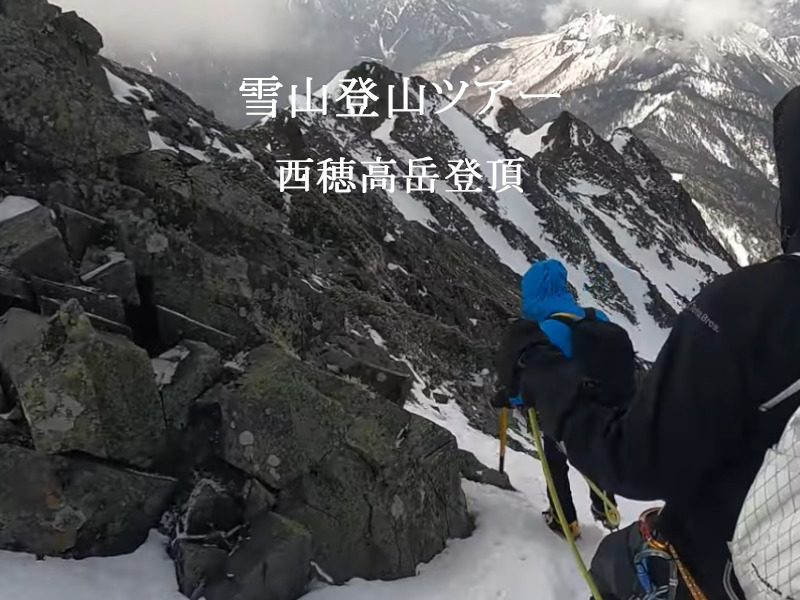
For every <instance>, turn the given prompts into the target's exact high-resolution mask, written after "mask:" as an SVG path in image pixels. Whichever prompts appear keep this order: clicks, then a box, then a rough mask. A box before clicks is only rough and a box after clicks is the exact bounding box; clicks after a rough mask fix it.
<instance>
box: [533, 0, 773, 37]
mask: <svg viewBox="0 0 800 600" xmlns="http://www.w3.org/2000/svg"><path fill="white" fill-rule="evenodd" d="M779 3H780V0H559V1H558V2H555V3H552V4H550V5H548V6H547V8H546V9H545V12H544V18H545V20H546V23H547V24H548V25H549V26H551V27H555V26H557V25H559V24H561V23H563V22H564V20H565V19H566V18H568V16H569V14H570V12H571V11H572V10H575V9H581V10H590V9H598V10H600V11H602V12H605V13H611V14H615V15H618V16H620V17H622V18H627V19H631V20H634V21H640V22H645V23H653V22H654V23H657V24H660V25H664V26H670V27H672V28H675V29H678V30H680V31H682V32H683V33H684V35H686V36H687V37H702V36H705V35H710V34H720V33H725V32H726V31H728V30H729V29H730V28H732V27H734V26H736V25H737V24H739V23H742V22H744V21H749V22H752V23H757V24H763V23H765V22H766V21H767V19H768V18H769V11H770V9H771V8H774V7H775V6H776V5H778V4H779Z"/></svg>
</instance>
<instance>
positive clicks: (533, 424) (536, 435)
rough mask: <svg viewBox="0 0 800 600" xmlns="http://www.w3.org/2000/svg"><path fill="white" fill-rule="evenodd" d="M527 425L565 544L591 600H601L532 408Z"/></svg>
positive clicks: (529, 410)
mask: <svg viewBox="0 0 800 600" xmlns="http://www.w3.org/2000/svg"><path fill="white" fill-rule="evenodd" d="M528 424H529V425H530V428H531V432H532V433H533V442H534V443H535V444H536V451H537V452H538V453H539V460H541V462H542V471H544V477H545V479H546V480H547V487H548V488H549V489H550V496H551V497H552V498H553V503H554V504H555V508H556V514H557V515H558V520H559V521H560V522H561V529H562V530H563V531H564V536H565V537H566V538H567V542H568V543H569V546H570V549H571V550H572V554H573V556H574V557H575V562H576V563H577V564H578V569H579V570H580V572H581V575H583V578H584V580H586V584H587V585H588V586H589V590H590V591H591V593H592V598H593V600H603V598H602V596H601V595H600V592H599V591H598V590H597V585H595V582H594V579H593V578H592V575H591V573H589V570H588V569H587V568H586V564H585V563H584V562H583V557H582V556H581V553H580V552H579V551H578V546H576V545H575V538H574V537H573V535H572V531H571V530H570V528H569V523H567V518H566V517H565V516H564V508H563V507H562V506H561V500H559V498H558V494H557V493H556V487H555V483H554V482H553V474H552V473H551V472H550V465H549V464H548V462H547V458H546V457H545V455H544V448H543V446H542V436H541V434H540V432H539V422H538V420H537V419H536V413H535V412H534V410H533V409H532V408H529V409H528Z"/></svg>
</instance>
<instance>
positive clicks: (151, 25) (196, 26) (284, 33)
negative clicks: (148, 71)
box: [50, 0, 302, 54]
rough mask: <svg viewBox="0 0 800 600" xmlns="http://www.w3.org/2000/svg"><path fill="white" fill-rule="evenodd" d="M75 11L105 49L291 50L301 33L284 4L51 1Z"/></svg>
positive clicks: (266, 0) (280, 0) (272, 0)
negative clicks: (100, 36) (100, 38)
mask: <svg viewBox="0 0 800 600" xmlns="http://www.w3.org/2000/svg"><path fill="white" fill-rule="evenodd" d="M50 1H51V2H52V3H53V4H56V5H58V6H60V7H62V8H63V9H65V10H75V11H77V12H78V14H80V15H81V16H82V17H84V18H85V19H86V20H87V21H89V22H90V23H92V24H93V25H94V26H95V27H97V29H98V30H99V31H100V32H101V33H102V34H103V38H104V39H105V41H106V47H107V48H108V49H112V50H113V49H121V48H125V49H129V48H131V47H132V48H145V49H149V48H156V49H158V50H160V51H161V52H168V51H176V52H182V53H191V52H193V51H194V50H196V49H197V48H206V49H208V48H212V49H213V50H214V53H217V52H218V53H220V54H229V53H231V52H234V53H243V52H244V53H246V52H263V51H265V50H271V49H273V48H278V49H286V48H287V47H288V48H291V45H292V44H293V43H296V42H297V40H298V34H300V33H301V32H302V26H301V24H300V23H299V22H298V19H297V18H296V17H291V15H289V13H288V11H287V9H286V2H285V0H50Z"/></svg>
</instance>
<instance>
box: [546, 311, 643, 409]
mask: <svg viewBox="0 0 800 600" xmlns="http://www.w3.org/2000/svg"><path fill="white" fill-rule="evenodd" d="M584 312H585V313H586V316H584V317H583V318H580V317H576V316H575V315H571V314H567V313H555V314H552V315H550V316H549V317H548V318H549V319H553V320H556V321H560V322H561V323H564V324H565V325H568V326H569V327H570V329H571V330H572V359H573V360H575V361H577V362H578V363H579V365H580V368H581V372H582V373H583V375H584V377H586V379H587V384H588V385H589V386H591V387H592V388H594V389H593V391H594V393H595V395H596V398H597V400H598V401H599V402H600V403H602V404H604V405H606V406H613V407H620V408H623V407H625V406H627V404H628V402H629V401H630V400H631V399H632V398H633V395H634V393H635V391H636V370H637V362H636V351H635V350H634V349H633V343H632V342H631V338H630V336H628V332H627V331H625V329H624V328H623V327H621V326H620V325H617V324H616V323H612V322H610V321H603V320H600V319H599V318H598V316H597V312H596V311H595V310H594V309H592V308H587V309H584Z"/></svg>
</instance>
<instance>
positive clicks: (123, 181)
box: [0, 0, 731, 600]
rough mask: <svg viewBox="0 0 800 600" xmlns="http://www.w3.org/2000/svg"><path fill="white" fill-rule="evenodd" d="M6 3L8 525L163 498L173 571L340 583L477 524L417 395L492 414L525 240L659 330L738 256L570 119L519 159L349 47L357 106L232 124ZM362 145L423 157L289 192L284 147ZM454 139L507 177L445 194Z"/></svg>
mask: <svg viewBox="0 0 800 600" xmlns="http://www.w3.org/2000/svg"><path fill="white" fill-rule="evenodd" d="M0 7H3V8H2V10H0V67H2V68H0V87H2V88H3V89H4V90H6V92H5V95H4V96H3V99H2V100H0V133H2V135H0V161H1V162H2V163H3V164H4V165H5V168H4V169H3V170H2V171H1V172H0V234H2V233H3V231H22V230H23V229H24V230H25V231H33V232H36V235H35V236H32V237H25V238H24V239H22V240H21V239H20V237H19V236H17V235H16V234H15V236H14V239H15V240H16V241H15V242H13V243H8V244H7V246H2V242H0V247H2V248H3V249H2V251H0V316H1V317H2V318H3V319H4V320H5V322H4V324H3V326H2V327H3V330H2V334H0V335H2V336H3V337H2V339H0V388H2V391H3V395H2V400H1V401H0V408H2V410H0V414H2V418H1V419H0V424H2V427H0V464H7V465H8V468H9V469H10V470H11V471H12V475H13V470H14V469H15V468H17V467H15V466H14V465H15V464H16V463H15V462H14V461H16V460H17V459H19V458H20V457H25V461H26V463H29V465H30V466H29V467H28V468H29V471H30V477H31V480H30V482H27V480H23V482H27V483H24V485H22V486H21V487H16V486H10V487H8V488H4V490H3V492H2V493H0V524H2V525H4V526H6V524H7V527H5V529H4V531H9V532H13V534H9V535H11V537H9V538H3V537H2V534H0V547H6V548H15V549H30V550H34V549H35V551H37V552H40V553H44V554H54V555H90V554H94V553H99V552H116V551H127V550H129V549H130V548H131V546H132V545H133V544H135V543H136V541H137V540H139V541H141V539H142V535H143V534H144V533H146V530H147V529H148V528H150V527H154V526H156V525H157V523H158V522H159V517H160V516H161V515H162V513H164V510H165V508H166V506H165V504H167V503H169V510H167V511H166V513H165V514H164V518H163V519H162V520H161V522H160V523H161V524H160V528H161V530H162V531H163V532H164V533H166V534H168V535H169V536H170V540H171V543H170V552H171V554H172V556H173V558H174V559H175V563H176V572H177V575H178V577H179V581H180V584H181V589H182V591H183V592H184V593H185V594H187V595H189V596H195V597H199V596H197V594H201V593H202V594H206V597H207V598H209V600H216V598H220V599H221V598H225V599H226V600H230V599H231V598H242V599H244V598H250V597H253V596H256V595H258V596H260V595H265V596H270V597H275V598H285V599H286V600H293V598H295V597H297V596H298V595H300V594H301V593H303V591H304V590H305V588H306V585H307V584H308V582H309V578H310V577H312V576H313V572H312V570H311V569H309V565H310V561H311V560H313V561H314V562H315V563H316V564H317V565H318V567H319V569H321V570H322V571H324V572H325V573H327V574H329V576H330V577H332V578H333V579H334V580H335V581H336V582H343V581H345V580H347V579H348V578H352V577H364V578H375V577H381V578H397V577H404V576H408V575H412V574H413V573H414V571H415V568H416V566H417V565H418V564H419V563H420V562H424V561H427V560H430V559H431V558H432V557H433V556H434V555H436V554H437V553H438V552H440V551H441V550H442V549H443V548H444V547H445V544H446V543H447V540H448V539H450V538H453V537H461V536H465V535H468V534H469V532H470V530H471V520H470V517H469V515H468V511H467V503H466V500H465V497H464V494H463V492H462V490H461V485H460V483H461V478H462V477H467V478H471V479H476V480H479V481H485V482H487V483H491V484H494V485H498V486H501V487H505V488H509V487H510V482H507V480H505V479H504V478H503V477H502V476H499V474H496V475H495V474H493V473H491V472H490V470H487V469H485V468H483V467H482V466H481V465H479V464H476V461H475V460H473V458H474V457H473V458H470V457H469V456H466V455H464V454H463V453H462V452H460V451H459V449H458V448H457V446H456V443H455V439H454V437H453V436H452V435H451V434H450V433H449V432H447V431H446V430H445V429H443V428H442V427H440V426H439V425H436V424H434V423H433V422H432V420H428V419H425V418H422V417H421V416H420V415H419V414H413V413H422V414H424V415H428V416H434V415H436V414H437V411H441V410H442V408H440V407H443V406H444V405H449V406H447V409H448V410H461V411H463V413H464V414H465V415H466V417H467V418H468V419H469V421H470V423H471V424H473V425H474V426H476V427H478V428H481V429H483V430H484V431H487V432H490V433H494V432H495V428H496V415H495V414H494V412H493V410H492V409H491V408H490V407H489V406H488V403H487V399H488V398H489V397H490V394H491V391H492V388H493V383H494V382H493V377H492V365H493V357H494V348H495V344H496V341H497V338H498V336H499V334H500V332H501V331H502V328H503V325H504V324H505V323H506V321H507V319H508V318H510V317H513V316H514V315H515V314H516V312H517V308H518V303H519V296H518V293H517V286H518V277H517V275H518V274H519V273H521V272H522V271H524V270H525V269H526V268H527V266H528V265H529V263H530V261H532V260H536V259H538V258H541V257H544V256H548V255H549V256H561V257H562V258H563V259H564V261H565V262H566V263H567V264H568V266H569V269H570V273H571V276H572V281H573V284H574V286H575V288H576V292H577V293H578V294H579V296H580V298H581V300H583V301H586V302H591V303H592V304H597V305H599V306H601V307H602V308H603V309H605V310H607V311H608V312H609V313H610V314H612V315H613V316H614V318H616V319H618V320H620V321H621V322H623V323H624V324H626V325H627V326H628V327H629V329H630V330H631V331H632V334H633V335H636V336H638V338H637V339H638V340H639V342H642V341H648V340H651V338H652V340H653V343H657V341H658V339H657V338H658V336H660V335H663V334H664V333H665V328H664V326H665V325H666V324H667V322H668V320H669V317H670V315H671V314H674V312H675V310H677V309H678V308H679V305H680V302H681V301H682V298H684V297H687V296H688V295H690V294H691V293H692V292H693V291H694V290H695V289H697V288H699V287H700V286H701V285H703V283H704V282H705V281H706V280H707V279H708V278H709V277H710V276H711V275H712V274H713V272H714V271H715V270H717V271H719V270H724V269H725V268H727V267H728V266H729V265H730V264H731V262H730V260H729V259H728V257H726V255H725V254H724V253H723V252H722V251H721V249H720V248H719V246H718V244H715V242H714V240H713V239H711V238H710V236H708V235H707V232H705V230H704V229H703V228H702V224H699V223H697V222H696V215H694V214H693V213H692V214H690V213H689V212H681V211H684V209H686V199H685V197H684V196H682V195H681V190H680V187H679V186H677V184H674V183H669V182H668V181H667V179H668V176H666V175H665V173H664V171H663V168H662V167H661V166H660V164H659V163H658V161H654V160H652V159H651V157H650V156H649V155H648V154H647V152H646V149H645V148H644V147H643V146H639V145H638V143H637V142H630V144H629V145H628V146H626V148H632V149H634V150H636V151H635V152H634V151H633V150H630V149H628V150H626V149H619V148H616V147H615V145H614V142H613V141H612V142H611V143H609V142H606V141H603V140H601V139H599V138H598V137H597V136H596V135H595V134H594V133H593V132H592V131H591V129H590V128H589V127H588V126H587V125H586V124H584V123H582V122H580V121H578V120H576V119H574V118H573V117H572V116H571V115H568V114H565V115H563V116H562V118H560V120H559V122H558V123H556V124H554V125H553V126H551V127H550V129H549V130H548V131H547V132H546V134H547V135H546V136H544V141H545V142H546V143H547V144H548V147H549V148H550V150H549V151H548V152H549V153H548V152H546V153H544V155H543V156H544V157H545V158H540V159H536V160H532V159H529V158H526V157H525V156H524V155H523V154H522V153H521V152H520V151H519V150H517V149H515V148H514V146H513V144H512V142H514V140H516V139H517V138H516V137H514V138H513V139H512V136H513V135H514V134H517V135H522V136H532V135H537V132H538V134H541V133H542V132H541V131H540V130H537V129H536V128H535V127H534V126H533V125H532V124H530V123H526V122H525V121H524V117H523V116H522V115H521V114H517V113H514V112H513V110H512V108H511V107H509V106H507V107H506V108H507V111H506V113H507V114H506V113H504V114H506V116H507V117H508V118H507V119H506V121H507V126H508V127H509V128H510V129H508V131H506V134H508V135H503V134H500V133H498V132H496V131H493V130H492V129H491V128H489V127H486V126H485V125H483V124H481V123H478V122H477V121H475V120H473V119H471V118H470V117H468V116H467V115H466V114H464V113H463V112H459V111H458V110H457V109H451V110H452V111H453V112H442V113H441V114H435V111H436V110H437V109H439V108H442V107H443V106H444V103H445V102H446V99H444V98H443V97H442V96H436V97H434V98H433V102H432V104H431V105H430V106H429V108H426V109H425V110H424V111H423V114H410V113H403V114H401V115H399V116H398V115H395V116H391V117H389V116H388V114H387V108H388V106H387V101H386V100H387V94H388V90H387V89H386V86H388V85H397V84H399V83H401V76H400V75H398V74H397V73H394V72H392V71H389V70H388V69H385V68H384V67H381V66H379V65H376V64H374V63H364V64H362V65H359V66H357V67H355V68H354V69H352V70H351V72H350V74H351V75H353V76H356V77H358V76H369V77H373V78H374V79H375V80H377V81H379V82H380V86H382V87H381V88H380V89H379V90H378V91H379V92H380V93H381V96H380V100H379V101H378V102H376V103H374V105H373V106H372V107H371V108H374V109H375V110H376V112H377V113H378V115H377V116H376V117H373V118H371V119H364V120H358V119H352V118H350V119H348V118H337V117H335V116H333V114H330V115H327V116H321V115H308V114H300V115H298V116H297V117H292V116H291V115H290V114H288V113H287V112H281V113H280V115H279V116H278V118H276V119H274V120H272V121H268V122H266V123H264V124H263V125H259V126H257V127H253V128H251V129H248V130H245V131H240V132H233V131H231V130H230V129H228V128H227V127H225V126H224V125H223V124H221V123H220V122H218V121H217V120H215V118H214V117H213V115H212V114H210V113H209V112H207V111H205V110H203V109H202V108H200V107H198V106H196V105H195V104H194V103H193V102H192V101H191V100H190V99H189V98H188V97H186V96H185V95H184V94H181V93H180V92H178V91H177V90H175V89H174V88H173V87H171V86H170V85H168V84H166V83H164V82H163V81H161V80H158V79H156V78H154V77H151V76H148V75H146V74H143V73H140V72H138V71H134V70H131V69H127V68H123V67H121V66H120V65H117V64H115V63H113V62H111V61H108V60H105V59H103V58H100V57H98V56H97V50H98V48H99V46H100V38H99V36H98V35H97V32H95V31H94V30H93V29H92V28H91V26H89V25H88V24H87V23H85V22H84V21H82V20H80V19H79V18H78V17H77V16H76V15H74V14H70V13H63V14H62V13H60V12H59V11H58V10H54V9H52V7H48V5H47V4H46V3H45V2H44V1H43V0H35V1H32V2H30V3H26V4H19V3H17V0H14V3H10V2H8V1H6V2H3V3H0ZM10 7H11V8H10ZM54 86H60V87H54ZM54 90H58V95H57V96H56V91H54ZM396 92H397V90H395V93H396ZM395 99H397V98H396V97H395ZM316 101H319V99H318V98H317V99H316ZM332 104H333V103H332ZM344 108H345V107H343V106H337V107H336V109H337V111H338V112H342V111H343V110H344ZM330 112H331V113H333V112H335V111H334V110H331V111H330ZM512 117H513V118H512ZM504 122H505V121H504ZM377 155H382V156H383V157H385V158H390V157H391V158H393V159H395V161H396V163H397V166H398V169H399V168H400V167H401V166H407V165H408V163H409V161H410V160H412V157H417V158H421V157H424V156H426V155H430V156H431V157H433V159H434V160H435V161H436V162H437V163H438V167H437V170H436V171H437V173H438V175H439V178H438V179H439V181H438V182H437V183H436V184H435V185H434V187H433V191H430V192H417V191H413V190H412V191H409V192H404V191H402V190H400V191H398V190H397V189H395V190H389V191H387V190H384V189H380V188H376V189H369V190H367V192H366V193H347V192H341V191H340V192H337V191H336V190H333V189H325V186H324V185H321V184H320V183H319V182H318V181H317V179H318V176H319V174H320V169H319V167H315V168H314V169H313V175H314V177H312V179H313V180H314V182H313V183H311V184H310V185H309V189H308V190H307V191H306V190H292V189H284V190H282V189H281V185H280V181H281V178H282V175H283V173H282V172H281V170H280V163H279V162H278V161H280V160H285V159H287V158H293V159H299V160H303V159H306V158H310V159H312V162H313V161H315V160H319V159H323V158H329V157H339V156H341V157H343V158H352V159H353V160H354V163H355V164H354V167H355V174H354V176H353V178H352V179H357V180H359V181H360V178H361V177H362V176H363V175H365V174H366V173H367V171H366V167H365V166H364V164H363V162H365V161H368V160H371V159H373V158H374V157H375V156H377ZM472 156H474V157H476V158H477V159H478V160H479V165H478V167H477V168H478V169H479V171H480V172H481V173H483V175H485V176H486V177H489V176H490V175H489V174H490V173H491V167H490V166H489V164H488V161H491V160H494V159H511V160H515V161H517V162H518V164H519V165H520V167H521V171H520V178H519V182H518V187H519V189H515V188H514V187H513V186H512V187H511V188H510V189H509V190H507V191H505V192H500V191H495V190H493V189H492V187H491V185H489V183H487V182H486V181H485V180H484V179H485V178H484V177H482V178H481V181H479V183H478V185H479V187H480V190H479V192H477V193H460V192H458V191H456V190H454V189H453V186H454V185H455V184H454V183H452V182H450V180H449V178H448V177H447V175H448V172H447V170H446V169H445V165H447V162H448V161H449V160H451V159H461V160H464V161H466V160H467V159H469V158H471V157H472ZM648 177H649V178H650V179H649V180H652V182H654V183H652V184H651V183H648V181H649V180H648V181H645V180H646V179H647V178H648ZM640 178H641V179H642V180H641V181H640ZM448 182H449V183H448ZM401 185H402V184H401ZM593 186H594V187H593ZM9 198H11V200H9ZM659 205H663V206H662V207H661V208H659ZM667 217H669V218H667ZM615 219H616V220H619V221H621V222H622V226H621V227H620V228H618V229H614V228H613V225H614V221H615ZM23 221H24V222H25V223H26V225H25V227H24V228H20V223H22V222H23ZM6 228H10V229H6ZM3 239H10V238H3ZM23 242H24V243H23ZM640 253H644V254H645V256H646V260H644V261H643V260H640V259H638V258H637V256H638V254H640ZM404 407H405V408H406V409H407V410H404ZM134 466H135V467H136V468H137V469H138V471H132V470H130V469H129V468H130V467H134ZM64 470H66V471H67V472H69V473H70V480H69V481H67V482H57V483H58V485H59V486H61V487H62V488H64V491H63V493H62V492H58V493H59V494H61V496H63V500H59V501H58V503H56V504H52V503H49V504H48V502H49V500H48V495H47V489H48V486H49V485H50V484H49V483H48V482H49V479H48V477H50V475H49V473H51V471H56V472H63V471H64ZM37 473H38V474H37ZM42 482H45V483H42ZM70 482H74V485H75V486H77V487H70V486H71V485H72V483H70ZM140 482H141V483H140ZM54 485H55V484H54ZM40 486H41V487H40ZM91 486H93V488H92V490H91V493H89V492H88V491H87V492H86V494H84V495H83V496H80V498H79V497H78V492H83V491H84V490H87V489H88V488H89V487H91ZM132 486H139V488H137V489H136V490H134V489H131V487H132ZM29 488H30V489H29ZM56 489H60V488H58V487H57V488H56ZM143 491H144V492H147V494H148V495H144V493H143ZM73 494H74V496H73ZM42 495H44V498H45V499H44V500H43V502H44V504H43V505H41V502H40V501H39V500H40V499H41V497H42ZM29 497H32V498H35V499H36V502H34V503H33V504H32V505H31V506H28V504H27V502H26V501H25V499H26V498H29ZM73 498H74V499H73ZM81 502H85V504H81ZM118 505H124V507H125V508H124V510H122V511H121V512H120V513H119V514H122V515H125V516H126V518H125V520H121V519H119V517H118V513H116V512H113V510H112V509H113V508H114V507H116V506H118ZM37 506H38V507H39V508H36V507H37ZM62 506H63V507H66V510H67V513H68V514H67V513H64V514H65V515H66V516H69V517H70V519H68V523H67V524H66V525H64V526H63V527H62V526H61V525H59V524H58V523H59V521H58V519H55V517H53V518H51V517H52V515H51V513H50V512H48V511H56V512H58V511H59V510H60V508H61V507H62ZM31 511H33V512H31ZM76 513H80V514H81V515H82V516H81V517H80V518H76V519H73V518H72V516H74V515H75V514H76ZM54 519H55V521H54ZM36 520H40V521H41V522H42V523H44V525H41V524H40V525H39V528H38V529H37V528H34V527H33V521H36ZM53 522H56V525H58V527H61V528H60V529H58V531H59V532H62V533H63V534H64V535H63V536H62V537H59V536H60V535H61V534H60V533H58V532H56V534H53V533H52V531H51V529H48V527H51V525H52V523H53ZM42 528H44V529H42ZM51 534H52V535H51ZM26 536H28V537H26ZM48 536H50V537H48ZM52 536H55V537H56V538H57V540H56V541H48V540H51V538H52ZM42 540H44V541H42ZM56 542H58V543H56ZM15 544H17V545H16V546H15ZM265 569H266V570H267V571H268V572H270V573H271V575H270V576H269V577H267V578H266V579H265V578H264V577H263V576H262V575H263V572H264V570H265ZM227 574H231V575H233V577H232V578H229V577H227ZM272 574H274V575H275V576H274V577H272Z"/></svg>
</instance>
